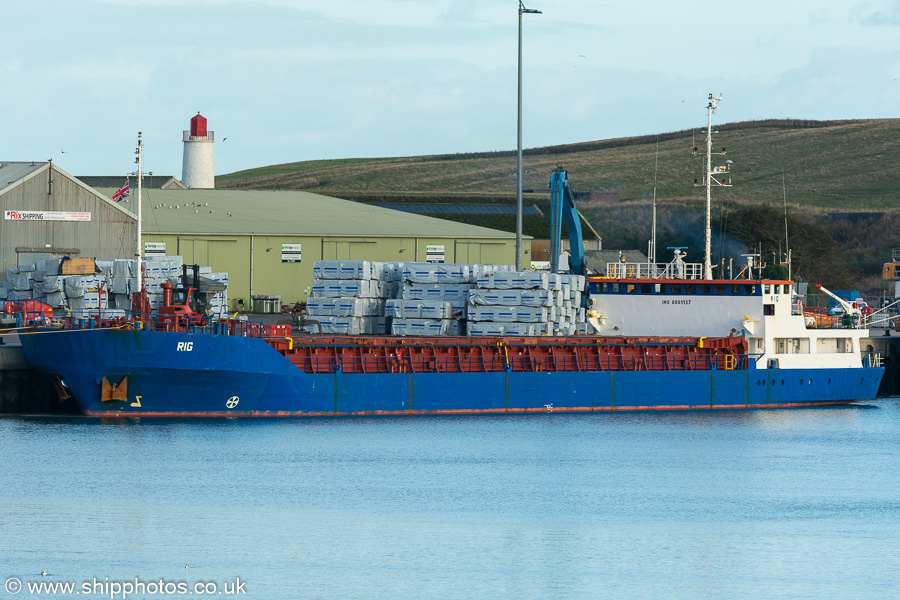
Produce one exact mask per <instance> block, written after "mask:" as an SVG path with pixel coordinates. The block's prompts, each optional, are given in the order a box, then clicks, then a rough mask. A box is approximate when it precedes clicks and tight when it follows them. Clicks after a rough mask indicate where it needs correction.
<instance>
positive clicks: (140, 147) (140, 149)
mask: <svg viewBox="0 0 900 600" xmlns="http://www.w3.org/2000/svg"><path fill="white" fill-rule="evenodd" d="M134 153H135V154H137V158H136V159H135V161H134V162H136V163H137V166H138V170H137V188H138V189H137V248H136V249H135V250H136V252H135V256H136V257H137V290H136V291H135V292H133V293H137V294H140V293H141V290H142V288H143V284H144V281H143V280H144V278H143V277H142V274H141V183H142V181H143V179H144V174H143V172H142V169H143V166H144V164H143V158H144V143H143V141H141V132H140V131H138V143H137V149H136V150H135V151H134ZM141 310H143V306H142V307H141Z"/></svg>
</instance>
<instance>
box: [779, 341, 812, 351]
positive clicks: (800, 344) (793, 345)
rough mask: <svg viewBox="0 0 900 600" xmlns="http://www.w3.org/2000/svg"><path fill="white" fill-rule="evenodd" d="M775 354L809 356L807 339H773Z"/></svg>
mask: <svg viewBox="0 0 900 600" xmlns="http://www.w3.org/2000/svg"><path fill="white" fill-rule="evenodd" d="M775 354H809V338H775Z"/></svg>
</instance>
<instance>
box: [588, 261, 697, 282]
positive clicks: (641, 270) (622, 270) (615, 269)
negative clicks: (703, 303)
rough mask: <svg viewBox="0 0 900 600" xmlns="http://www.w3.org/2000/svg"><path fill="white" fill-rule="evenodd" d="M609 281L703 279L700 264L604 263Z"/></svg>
mask: <svg viewBox="0 0 900 600" xmlns="http://www.w3.org/2000/svg"><path fill="white" fill-rule="evenodd" d="M606 276H607V277H608V278H610V279H703V265H702V264H701V263H681V264H677V263H629V262H625V263H623V262H611V263H606Z"/></svg>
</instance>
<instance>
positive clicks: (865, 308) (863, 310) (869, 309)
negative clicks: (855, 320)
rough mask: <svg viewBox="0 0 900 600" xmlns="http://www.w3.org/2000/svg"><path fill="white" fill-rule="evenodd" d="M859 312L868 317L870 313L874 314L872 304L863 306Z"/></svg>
mask: <svg viewBox="0 0 900 600" xmlns="http://www.w3.org/2000/svg"><path fill="white" fill-rule="evenodd" d="M859 312H861V313H862V314H863V315H865V316H867V317H868V316H869V315H871V314H872V307H871V306H863V307H862V308H861V309H860V310H859Z"/></svg>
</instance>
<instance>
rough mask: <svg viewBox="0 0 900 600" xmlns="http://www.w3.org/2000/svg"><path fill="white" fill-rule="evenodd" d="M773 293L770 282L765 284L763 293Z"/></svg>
mask: <svg viewBox="0 0 900 600" xmlns="http://www.w3.org/2000/svg"><path fill="white" fill-rule="evenodd" d="M771 293H772V286H771V285H769V284H768V283H767V284H765V285H763V294H771Z"/></svg>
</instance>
